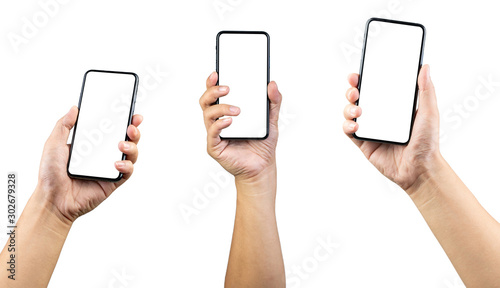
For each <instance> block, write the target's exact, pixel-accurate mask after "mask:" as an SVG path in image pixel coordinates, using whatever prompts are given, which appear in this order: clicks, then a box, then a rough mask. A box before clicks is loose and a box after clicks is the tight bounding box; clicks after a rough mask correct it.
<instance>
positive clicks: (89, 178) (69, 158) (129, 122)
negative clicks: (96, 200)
mask: <svg viewBox="0 0 500 288" xmlns="http://www.w3.org/2000/svg"><path fill="white" fill-rule="evenodd" d="M91 72H97V73H113V74H127V75H132V76H134V78H135V83H134V91H133V95H132V100H131V103H130V112H129V116H128V125H127V129H128V126H130V124H131V123H132V116H133V115H134V109H135V100H136V98H137V89H138V87H139V76H138V75H137V74H135V73H133V72H121V71H107V70H97V69H91V70H88V71H87V72H85V75H84V76H83V83H82V90H81V92H80V99H79V101H78V116H77V118H76V122H75V126H74V127H73V137H72V139H71V146H70V149H69V157H68V164H67V166H66V172H67V173H68V176H69V177H71V178H76V179H83V180H94V181H106V182H118V181H120V180H121V179H122V178H123V173H122V172H119V174H118V177H116V178H103V177H96V176H88V175H76V174H72V173H70V172H69V164H70V163H71V154H72V152H73V144H74V141H75V135H76V130H77V127H78V118H79V117H80V107H81V105H82V99H83V92H84V91H85V83H86V81H87V75H88V74H89V73H91ZM128 140H129V137H128V135H127V131H125V140H124V141H128ZM117 144H118V143H117ZM126 158H127V155H126V154H125V153H122V158H121V160H122V161H123V160H125V159H126Z"/></svg>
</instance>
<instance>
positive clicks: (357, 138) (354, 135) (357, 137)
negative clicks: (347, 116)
mask: <svg viewBox="0 0 500 288" xmlns="http://www.w3.org/2000/svg"><path fill="white" fill-rule="evenodd" d="M351 135H352V137H353V138H354V139H356V140H359V141H364V140H365V139H364V138H363V137H359V136H358V135H357V134H356V132H354V133H352V134H351Z"/></svg>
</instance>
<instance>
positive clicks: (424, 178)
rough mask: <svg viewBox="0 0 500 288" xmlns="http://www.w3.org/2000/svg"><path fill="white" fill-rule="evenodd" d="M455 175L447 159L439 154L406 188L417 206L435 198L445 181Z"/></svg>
mask: <svg viewBox="0 0 500 288" xmlns="http://www.w3.org/2000/svg"><path fill="white" fill-rule="evenodd" d="M452 175H453V171H452V170H451V167H450V166H449V165H448V163H447V162H446V160H445V159H444V158H443V157H442V156H441V154H439V155H437V156H436V157H434V158H433V160H432V161H430V162H429V164H428V165H427V167H426V169H425V170H424V171H423V172H422V173H420V175H419V176H418V177H417V179H416V180H415V181H414V182H413V184H412V185H410V186H409V187H408V188H407V189H405V190H406V193H407V194H408V195H409V196H410V198H411V199H412V201H413V202H414V203H415V205H416V206H417V207H420V206H422V205H425V204H426V203H428V202H429V201H431V200H432V199H434V198H435V197H436V196H437V194H438V193H439V191H440V190H441V186H442V185H443V183H445V182H447V179H448V178H450V177H451V176H452Z"/></svg>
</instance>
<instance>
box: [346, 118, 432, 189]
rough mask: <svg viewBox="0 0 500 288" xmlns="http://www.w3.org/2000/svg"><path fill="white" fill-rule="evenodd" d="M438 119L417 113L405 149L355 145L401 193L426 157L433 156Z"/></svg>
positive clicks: (381, 145) (412, 181)
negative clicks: (397, 186) (399, 187)
mask: <svg viewBox="0 0 500 288" xmlns="http://www.w3.org/2000/svg"><path fill="white" fill-rule="evenodd" d="M436 121H439V116H438V115H437V114H435V113H428V112H422V111H420V112H419V113H417V117H416V118H415V123H414V127H413V135H412V137H411V140H410V143H409V144H408V145H407V146H400V145H392V144H382V143H376V142H366V141H364V142H362V141H358V140H354V141H356V142H357V144H358V146H359V147H360V149H361V151H362V152H363V154H364V155H365V156H366V158H367V159H368V160H369V161H370V162H371V163H372V164H373V165H374V166H375V167H376V168H377V169H378V170H379V171H380V172H381V173H382V174H384V175H385V176H386V177H387V178H389V179H390V180H392V181H394V182H395V183H397V184H398V185H400V186H401V187H402V188H403V189H406V188H408V187H409V186H410V185H412V184H413V183H414V182H415V180H416V178H417V177H418V175H419V174H420V173H419V172H420V171H415V170H416V169H417V168H418V167H422V166H423V164H425V163H424V162H425V160H426V159H427V156H428V155H431V154H432V153H434V152H435V150H436V148H437V147H438V145H437V144H438V142H439V131H438V127H439V125H436V124H435V123H436Z"/></svg>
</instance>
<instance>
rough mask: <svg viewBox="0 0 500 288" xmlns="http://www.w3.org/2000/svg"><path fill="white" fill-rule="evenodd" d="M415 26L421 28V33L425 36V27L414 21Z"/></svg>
mask: <svg viewBox="0 0 500 288" xmlns="http://www.w3.org/2000/svg"><path fill="white" fill-rule="evenodd" d="M415 26H417V27H419V28H420V29H422V35H423V36H425V34H426V33H427V29H426V28H425V26H424V25H423V24H420V23H415Z"/></svg>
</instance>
